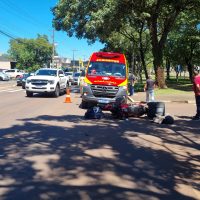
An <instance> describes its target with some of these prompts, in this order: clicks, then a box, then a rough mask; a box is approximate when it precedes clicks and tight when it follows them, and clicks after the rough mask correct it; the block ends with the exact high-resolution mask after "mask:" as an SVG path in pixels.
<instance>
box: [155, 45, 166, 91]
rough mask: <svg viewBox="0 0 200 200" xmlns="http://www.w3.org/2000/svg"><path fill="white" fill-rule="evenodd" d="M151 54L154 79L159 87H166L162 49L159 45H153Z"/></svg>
mask: <svg viewBox="0 0 200 200" xmlns="http://www.w3.org/2000/svg"><path fill="white" fill-rule="evenodd" d="M153 55H154V61H153V63H154V70H155V79H156V82H157V85H158V87H159V88H161V89H163V88H166V87H167V86H166V83H165V74H164V69H163V67H162V58H163V55H162V49H160V48H159V47H153Z"/></svg>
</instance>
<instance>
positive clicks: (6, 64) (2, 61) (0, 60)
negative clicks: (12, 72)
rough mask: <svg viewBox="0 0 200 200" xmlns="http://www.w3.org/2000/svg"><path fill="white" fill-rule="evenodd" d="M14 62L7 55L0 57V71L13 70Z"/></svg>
mask: <svg viewBox="0 0 200 200" xmlns="http://www.w3.org/2000/svg"><path fill="white" fill-rule="evenodd" d="M16 63H17V62H16V61H14V60H12V59H10V58H9V57H8V56H7V55H3V54H1V55H0V69H15V68H16Z"/></svg>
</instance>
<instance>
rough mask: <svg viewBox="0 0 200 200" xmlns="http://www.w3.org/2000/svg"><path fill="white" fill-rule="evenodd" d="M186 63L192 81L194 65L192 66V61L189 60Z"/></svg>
mask: <svg viewBox="0 0 200 200" xmlns="http://www.w3.org/2000/svg"><path fill="white" fill-rule="evenodd" d="M186 63H187V68H188V72H189V77H190V81H191V82H193V70H194V67H193V66H192V63H191V62H190V61H189V60H187V61H186Z"/></svg>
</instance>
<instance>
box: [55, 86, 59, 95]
mask: <svg viewBox="0 0 200 200" xmlns="http://www.w3.org/2000/svg"><path fill="white" fill-rule="evenodd" d="M59 95H60V87H59V85H56V89H55V91H54V97H59Z"/></svg>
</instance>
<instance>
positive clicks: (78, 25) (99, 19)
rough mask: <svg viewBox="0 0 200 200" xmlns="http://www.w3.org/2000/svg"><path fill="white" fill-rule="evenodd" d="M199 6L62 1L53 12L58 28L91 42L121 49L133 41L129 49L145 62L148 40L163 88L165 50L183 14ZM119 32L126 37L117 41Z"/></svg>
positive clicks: (173, 0)
mask: <svg viewBox="0 0 200 200" xmlns="http://www.w3.org/2000/svg"><path fill="white" fill-rule="evenodd" d="M199 8H200V0H134V1H133V0H120V1H119V0H82V1H73V0H68V1H65V0H60V1H59V2H58V4H57V5H56V6H55V7H54V8H53V9H52V11H53V14H54V19H53V25H54V27H55V28H56V30H63V31H66V32H67V34H68V35H69V36H73V35H74V36H76V37H77V38H86V39H88V41H89V42H94V41H95V40H99V41H101V42H103V43H105V44H106V45H108V44H109V46H110V47H111V46H116V42H117V41H119V45H117V48H118V49H122V50H124V46H122V45H124V43H123V41H129V43H131V44H132V45H128V46H127V49H126V52H128V51H130V49H131V47H132V49H134V51H137V50H139V52H140V53H139V55H140V60H142V55H143V56H144V57H143V61H145V51H144V50H145V48H141V44H144V41H145V40H144V39H145V38H146V39H148V40H149V41H150V46H151V54H152V56H153V66H154V70H155V73H156V77H157V80H158V84H159V86H160V87H161V88H162V87H165V80H164V76H163V72H164V70H163V67H164V66H163V51H164V48H165V44H166V42H167V38H168V36H169V33H170V32H171V31H172V30H173V27H174V25H175V24H176V21H177V18H178V17H179V16H180V14H182V13H189V12H194V10H197V11H199V10H200V9H199ZM141 31H142V32H141ZM140 33H142V34H140ZM117 34H120V35H122V36H123V37H118V38H117V37H115V38H116V41H115V42H114V40H113V38H114V36H116V35H117ZM147 35H148V37H146V36H147ZM125 38H126V39H125ZM148 40H147V41H148ZM111 41H113V45H111V43H110V42H111ZM126 43H127V42H126ZM133 44H134V46H133ZM142 51H143V52H142ZM146 53H147V52H146ZM144 64H145V63H143V65H144Z"/></svg>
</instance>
